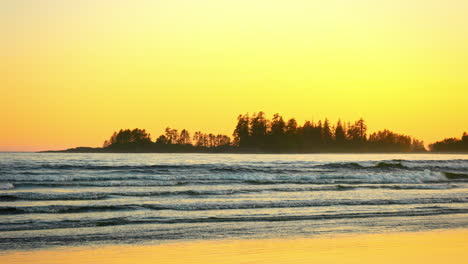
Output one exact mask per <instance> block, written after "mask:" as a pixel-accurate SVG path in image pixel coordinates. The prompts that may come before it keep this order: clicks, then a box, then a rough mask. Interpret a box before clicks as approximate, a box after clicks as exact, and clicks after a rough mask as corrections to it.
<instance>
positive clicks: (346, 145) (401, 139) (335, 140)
mask: <svg viewBox="0 0 468 264" xmlns="http://www.w3.org/2000/svg"><path fill="white" fill-rule="evenodd" d="M233 136H234V145H235V146H238V147H240V148H244V149H252V150H257V151H265V152H286V153H287V152H298V153H316V152H423V151H426V150H425V148H424V143H423V142H422V141H420V140H417V139H414V138H411V137H410V136H406V135H401V134H397V133H394V132H391V131H389V130H383V131H379V132H376V133H372V134H370V135H368V134H367V125H366V122H365V121H364V119H362V118H361V119H359V120H357V121H355V122H354V123H351V122H342V121H341V120H338V122H337V123H336V124H331V123H330V121H329V120H328V119H325V120H323V121H322V120H318V121H317V122H312V121H305V122H304V124H303V125H302V126H301V125H298V123H297V121H296V119H294V118H291V119H289V120H287V121H285V120H284V119H283V117H282V116H281V115H279V114H275V115H273V118H272V119H271V120H270V119H268V118H266V117H265V113H263V112H258V113H254V114H253V115H252V116H249V115H248V114H245V115H239V116H238V118H237V125H236V128H235V130H234V134H233Z"/></svg>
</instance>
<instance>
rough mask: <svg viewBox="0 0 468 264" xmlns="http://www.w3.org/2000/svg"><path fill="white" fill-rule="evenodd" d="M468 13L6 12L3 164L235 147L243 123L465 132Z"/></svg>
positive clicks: (101, 4)
mask: <svg viewBox="0 0 468 264" xmlns="http://www.w3.org/2000/svg"><path fill="white" fill-rule="evenodd" d="M466 14H468V2H467V1H465V0H459V1H458V0H412V1H408V0H391V1H390V0H388V1H387V0H381V1H376V0H328V1H311V0H303V1H301V0H291V1H280V0H277V1H275V0H256V1H251V0H249V1H247V0H237V1H228V0H196V1H195V0H171V1H159V0H154V1H150V0H139V1H131V0H112V1H111V0H102V1H94V0H81V1H61V0H42V1H34V0H15V1H13V0H11V1H2V2H1V3H0V33H1V41H0V55H1V60H0V111H1V115H0V122H1V124H2V129H0V151H12V150H19V151H33V150H44V149H64V148H70V147H75V146H100V145H101V144H102V142H103V141H104V139H107V138H108V137H109V136H110V135H111V134H112V132H113V131H115V130H118V129H120V128H135V127H139V128H146V129H147V130H149V131H150V132H151V133H152V134H153V136H156V135H159V134H161V133H162V132H163V130H164V128H165V127H166V126H171V127H174V128H179V129H182V128H186V129H188V130H189V131H192V132H194V131H197V130H202V131H206V132H214V133H225V134H228V135H231V134H232V130H233V128H234V125H235V122H236V121H235V119H236V117H237V115H238V114H240V113H246V112H250V113H252V112H256V111H265V112H266V113H267V114H268V115H269V116H271V115H272V114H274V113H276V112H279V113H281V114H283V116H284V117H285V118H290V117H296V118H297V119H298V121H299V122H303V121H304V120H305V119H308V120H310V119H314V120H317V119H324V118H325V117H328V118H329V119H331V120H332V121H333V122H335V121H336V120H337V119H338V118H341V119H342V120H350V121H353V120H356V119H358V118H360V117H364V119H366V120H367V122H368V125H369V130H370V131H371V132H372V131H376V130H380V129H384V128H388V129H390V130H393V131H395V132H399V133H404V134H409V135H411V136H414V137H417V138H420V139H422V140H424V141H425V142H426V143H430V142H433V141H435V140H439V139H442V138H445V137H455V136H456V137H459V136H461V134H462V132H463V131H464V130H467V129H468V126H467V125H468V106H467V103H468V16H467V15H466Z"/></svg>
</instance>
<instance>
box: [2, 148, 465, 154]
mask: <svg viewBox="0 0 468 264" xmlns="http://www.w3.org/2000/svg"><path fill="white" fill-rule="evenodd" d="M5 153H98V154H109V153H117V154H151V153H153V154H156V153H162V154H278V155H282V154H298V155H301V154H449V155H450V154H468V152H432V151H425V152H365V151H363V152H352V151H350V152H347V151H335V152H260V151H242V150H233V151H213V150H205V151H109V150H105V149H103V148H90V150H77V149H76V148H72V149H65V150H44V151H33V152H5Z"/></svg>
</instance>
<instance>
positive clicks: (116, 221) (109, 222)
mask: <svg viewBox="0 0 468 264" xmlns="http://www.w3.org/2000/svg"><path fill="white" fill-rule="evenodd" d="M467 213H468V209H466V208H448V207H441V206H430V207H417V208H414V209H412V210H397V211H384V212H382V211H375V212H359V213H325V214H324V213H321V214H313V215H294V214H292V215H269V216H266V215H243V216H228V217H220V216H209V217H195V218H178V217H143V218H138V217H135V218H134V217H112V218H103V219H87V220H82V219H76V220H62V221H35V222H32V221H23V222H13V223H4V224H1V225H0V231H25V230H43V229H59V228H83V227H105V226H117V225H137V224H181V223H182V224H186V223H224V222H280V221H281V222H285V221H313V220H328V219H356V218H382V217H410V216H411V217H414V216H431V215H449V214H467Z"/></svg>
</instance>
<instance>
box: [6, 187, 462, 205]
mask: <svg viewBox="0 0 468 264" xmlns="http://www.w3.org/2000/svg"><path fill="white" fill-rule="evenodd" d="M453 188H458V186H457V185H453V184H431V185H418V184H401V185H398V184H391V185H341V184H338V185H323V186H311V187H269V188H240V189H218V190H217V189H212V190H167V191H125V192H99V193H96V192H73V193H53V192H51V193H35V192H17V193H5V194H0V201H73V200H104V199H110V198H112V197H117V196H127V197H132V196H135V197H165V196H200V197H203V196H226V195H238V194H249V193H264V192H316V191H351V190H356V189H389V190H448V189H453Z"/></svg>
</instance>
